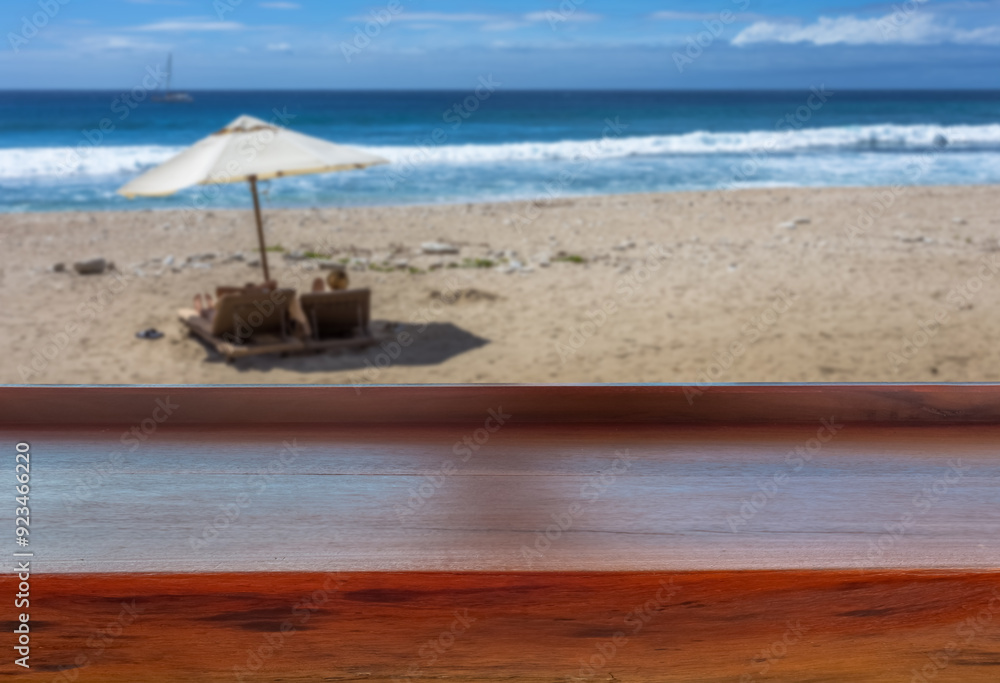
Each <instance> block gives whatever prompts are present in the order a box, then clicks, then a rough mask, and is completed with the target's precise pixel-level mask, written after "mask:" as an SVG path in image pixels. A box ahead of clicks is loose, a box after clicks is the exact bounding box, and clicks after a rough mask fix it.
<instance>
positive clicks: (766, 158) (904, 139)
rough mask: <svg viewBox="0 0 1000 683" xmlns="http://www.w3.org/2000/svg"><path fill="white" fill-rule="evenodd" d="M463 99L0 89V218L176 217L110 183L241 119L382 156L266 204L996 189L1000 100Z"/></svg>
mask: <svg viewBox="0 0 1000 683" xmlns="http://www.w3.org/2000/svg"><path fill="white" fill-rule="evenodd" d="M478 92H479V95H478V96H477V95H476V91H474V90H470V91H468V92H459V91H455V92H293V91H274V92H193V93H192V95H193V97H194V101H193V102H191V103H186V104H165V103H157V102H152V101H150V100H149V99H148V98H147V99H142V101H138V97H135V98H132V97H130V96H129V95H128V93H121V92H9V91H7V92H0V211H48V210H93V209H134V208H171V207H176V206H186V205H190V204H191V201H192V197H193V195H194V193H196V192H198V190H190V191H185V192H181V193H179V194H177V195H175V196H173V197H169V198H161V199H139V200H134V201H129V200H126V199H124V198H123V197H120V196H118V195H117V194H115V189H116V188H117V187H119V186H121V185H122V184H124V183H125V182H126V181H128V180H129V179H130V178H132V177H134V176H135V175H137V174H138V173H140V172H142V171H143V170H144V169H147V168H149V167H151V166H153V165H155V164H157V163H160V162H162V161H165V160H166V159H168V158H170V157H171V156H172V155H173V154H176V153H177V152H178V151H179V150H181V149H182V148H183V147H184V146H186V145H189V144H191V143H193V142H195V141H196V140H198V139H199V138H201V137H203V136H205V135H207V134H209V133H211V132H212V131H214V130H217V129H219V128H221V127H222V126H224V125H225V124H226V123H228V122H229V121H230V120H232V119H234V118H235V117H236V116H238V115H240V114H244V113H245V114H251V115H254V116H257V117H260V118H263V119H267V120H272V119H279V117H280V118H284V119H285V120H287V125H289V126H290V127H292V128H295V129H297V130H300V131H302V132H304V133H307V134H310V135H316V136H320V137H323V138H327V139H329V140H332V141H335V142H339V143H343V144H351V145H358V146H362V147H366V148H369V149H371V150H372V151H375V152H377V153H380V154H382V155H383V156H386V157H387V158H389V159H390V160H392V162H393V163H392V164H391V165H388V166H380V167H375V168H371V169H367V170H364V171H354V172H347V173H334V174H327V175H320V176H302V177H294V178H284V179H280V180H276V181H273V182H271V183H267V184H265V185H266V196H265V203H266V204H268V205H270V206H316V205H319V206H338V205H378V204H414V203H421V204H423V203H437V202H467V201H480V200H503V199H520V198H536V197H550V196H556V195H586V194H611V193H624V192H648V191H671V190H691V189H713V188H724V187H766V186H844V185H890V184H895V183H900V184H928V185H930V184H981V183H997V182H1000V92H994V91H977V92H942V91H927V92H846V91H831V90H829V89H826V90H824V91H822V92H810V91H808V90H803V91H801V92H799V91H782V92H759V91H755V92H597V91H586V92H582V91H581V92H534V91H532V92H526V91H519V92H511V91H505V90H504V89H503V87H502V84H500V85H491V86H490V87H481V88H479V91H478ZM140 94H141V93H140ZM102 128H103V130H102ZM246 203H247V198H246V189H245V188H243V187H240V186H232V187H225V188H223V190H222V191H221V192H220V193H218V195H217V196H216V197H215V198H214V199H213V200H212V201H211V204H213V205H216V206H220V207H222V206H239V207H245V206H246Z"/></svg>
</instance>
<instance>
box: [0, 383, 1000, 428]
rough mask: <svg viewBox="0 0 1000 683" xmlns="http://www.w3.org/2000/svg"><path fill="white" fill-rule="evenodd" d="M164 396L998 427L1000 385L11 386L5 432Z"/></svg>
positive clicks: (314, 418) (215, 412)
mask: <svg viewBox="0 0 1000 683" xmlns="http://www.w3.org/2000/svg"><path fill="white" fill-rule="evenodd" d="M157 401H167V402H168V403H169V404H171V405H176V406H177V408H176V409H174V410H173V411H172V412H171V414H170V419H169V420H168V423H169V425H198V424H213V425H220V424H245V425H253V424H264V423H267V424H281V423H321V424H322V423H330V424H337V423H340V424H358V423H362V424H364V423H427V422H468V421H475V420H482V419H483V414H484V413H485V411H487V410H489V409H491V408H493V409H498V408H502V409H503V410H504V411H505V412H507V413H514V414H516V415H517V416H518V421H519V422H646V423H692V422H716V423H721V422H729V423H733V422H750V423H753V422H770V423H775V422H790V423H794V422H811V421H815V420H817V419H820V418H823V417H829V416H831V415H836V416H837V418H838V419H839V420H841V421H845V422H887V423H913V424H956V423H977V424H990V423H1000V384H726V385H687V386H685V385H662V384H638V385H616V384H605V385H486V384H482V385H477V384H465V385H391V386H385V385H379V386H359V387H356V386H339V385H338V386H277V385H264V386H260V385H237V386H166V385H164V386H4V387H0V427H14V426H17V425H29V424H44V425H47V426H49V427H59V426H85V425H106V424H130V423H135V422H138V421H140V420H142V419H144V418H146V417H148V416H149V414H150V411H151V410H152V409H154V408H155V406H156V402H157Z"/></svg>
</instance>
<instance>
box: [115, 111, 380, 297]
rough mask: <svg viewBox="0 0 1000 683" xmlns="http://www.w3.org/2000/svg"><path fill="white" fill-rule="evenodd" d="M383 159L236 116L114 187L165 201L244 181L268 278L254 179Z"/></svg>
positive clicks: (351, 167) (363, 164)
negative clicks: (185, 191)
mask: <svg viewBox="0 0 1000 683" xmlns="http://www.w3.org/2000/svg"><path fill="white" fill-rule="evenodd" d="M387 163H389V160H388V159H384V158H383V157H380V156H378V155H377V154H372V153H370V152H366V151H364V150H361V149H357V148H355V147H347V146H345V145H337V144H334V143H332V142H327V141H326V140H321V139H319V138H314V137H311V136H308V135H303V134H301V133H296V132H295V131H291V130H288V129H287V128H282V127H281V126H276V125H274V124H271V123H267V122H266V121H262V120H260V119H258V118H254V117H253V116H245V115H244V116H240V117H238V118H237V119H235V120H234V121H233V122H232V123H230V124H229V125H228V126H226V127H225V128H223V129H222V130H220V131H217V132H215V133H213V134H212V135H209V136H208V137H207V138H203V139H201V140H199V141H198V142H196V143H194V144H193V145H191V146H190V147H188V148H187V149H185V150H184V151H183V152H181V153H180V154H178V155H177V156H175V157H173V158H171V159H168V160H167V161H165V162H163V163H162V164H160V165H159V166H157V167H155V168H152V169H150V170H148V171H146V172H145V173H143V174H142V175H140V176H139V177H138V178H134V179H133V180H131V181H130V182H128V183H126V184H125V185H124V186H122V187H121V188H119V190H118V193H119V194H121V195H124V196H126V197H128V198H129V199H132V198H134V197H138V196H143V197H165V196H167V195H171V194H173V193H175V192H177V191H178V190H183V189H184V188H186V187H191V186H192V185H214V184H220V183H237V182H244V181H246V182H249V183H250V189H251V192H252V194H253V202H254V211H255V214H256V218H257V236H258V239H259V241H260V252H261V254H260V256H261V265H262V266H263V269H264V279H265V280H269V279H270V274H269V272H268V268H267V249H266V246H265V244H264V229H263V225H262V222H261V217H260V200H259V199H258V196H257V181H258V180H270V179H272V178H280V177H282V176H288V175H305V174H308V173H329V172H332V171H349V170H354V169H360V168H367V167H368V166H374V165H377V164H387Z"/></svg>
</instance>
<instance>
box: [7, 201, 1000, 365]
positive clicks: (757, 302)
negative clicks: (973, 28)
mask: <svg viewBox="0 0 1000 683" xmlns="http://www.w3.org/2000/svg"><path fill="white" fill-rule="evenodd" d="M265 215H266V232H267V237H268V242H269V244H270V245H273V247H274V248H275V251H274V252H272V253H271V254H270V255H269V256H270V261H271V266H272V274H273V275H274V276H275V277H276V278H277V279H278V281H279V282H280V283H281V284H283V285H288V286H294V287H296V288H297V289H299V290H302V289H306V288H308V285H309V283H310V282H311V281H312V279H313V278H314V277H317V276H321V275H323V274H324V272H323V271H322V270H320V263H319V260H320V259H318V258H314V257H322V259H324V260H332V261H345V260H346V261H347V267H348V269H349V270H348V272H349V275H350V278H351V283H352V286H358V287H370V288H371V289H372V292H373V304H372V306H373V310H372V314H373V318H374V319H375V321H376V324H375V325H374V328H375V331H376V332H377V333H378V334H379V335H380V336H381V337H382V338H383V339H384V340H385V341H384V342H383V343H382V345H381V346H378V347H373V348H371V349H369V350H367V351H365V352H354V353H331V354H323V355H308V356H293V357H287V358H280V357H259V358H252V359H245V360H240V361H237V362H235V363H226V362H225V361H224V360H223V359H222V358H221V357H218V356H217V355H215V354H214V352H211V351H209V350H208V349H207V348H206V347H205V346H204V345H202V344H201V343H199V342H198V341H195V340H194V339H192V338H190V337H189V336H188V335H187V333H186V330H185V329H184V328H183V327H182V326H181V324H180V323H179V322H178V320H177V309H179V308H181V307H185V306H190V305H191V299H192V296H193V295H194V294H195V293H197V292H202V291H213V290H214V288H215V286H216V285H222V284H243V283H245V282H248V281H254V280H259V279H260V269H259V267H255V266H253V265H251V264H252V263H253V259H255V258H256V257H257V254H256V253H255V243H256V240H255V234H254V228H253V222H252V221H253V218H252V214H251V212H250V211H249V210H247V211H228V210H227V211H222V210H207V211H202V212H197V213H185V212H182V211H133V212H116V213H110V212H105V213H82V212H67V213H20V214H2V215H0V241H2V244H3V254H4V258H3V264H2V271H0V282H2V284H3V287H4V292H5V294H6V296H5V303H4V311H5V314H6V318H7V320H6V324H5V325H4V326H3V328H2V331H0V343H2V347H3V349H4V351H5V353H4V355H3V360H2V361H0V382H2V383H29V384H77V383H87V384H90V383H94V384H119V383H120V384H137V383H138V384H161V383H171V384H172V383H180V384H195V383H205V384H240V383H247V384H258V383H337V384H352V383H359V384H360V383H370V382H374V383H389V384H393V383H450V382H680V383H690V384H696V383H701V382H709V381H712V382H750V381H753V382H834V381H838V382H845V381H949V382H952V381H997V380H1000V349H998V346H997V344H996V343H995V340H996V339H998V338H1000V298H998V296H997V295H998V293H1000V277H998V276H997V275H998V271H1000V242H998V237H1000V197H998V195H997V192H996V190H995V188H993V187H988V186H979V187H909V188H896V189H895V190H894V189H892V188H828V189H760V190H745V191H724V192H689V193H670V194H650V195H612V196H598V197H583V198H573V199H553V200H544V201H538V202H534V203H531V202H514V203H492V204H470V205H465V204H463V205H447V206H410V207H379V208H358V209H337V208H323V209H301V210H272V209H267V207H265ZM427 242H439V243H444V244H448V245H452V246H455V247H457V248H458V253H457V254H426V253H423V249H422V245H423V244H424V243H427ZM279 249H280V250H281V251H279ZM91 257H104V258H106V259H109V260H111V261H113V262H114V264H115V269H114V270H112V271H110V272H108V273H105V274H100V275H78V274H76V273H74V272H72V271H73V268H72V264H73V263H74V262H75V261H80V260H83V259H87V258H91ZM60 263H61V264H64V266H65V271H66V272H56V270H55V266H56V264H60ZM149 327H155V328H157V329H159V330H161V331H163V332H164V333H165V336H164V338H162V339H159V340H156V341H147V340H141V339H136V338H135V333H136V332H137V331H139V330H143V329H145V328H149ZM401 342H402V343H401Z"/></svg>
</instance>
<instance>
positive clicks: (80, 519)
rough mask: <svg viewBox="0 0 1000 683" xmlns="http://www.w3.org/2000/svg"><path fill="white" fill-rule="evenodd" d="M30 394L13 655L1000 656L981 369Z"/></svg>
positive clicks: (615, 669)
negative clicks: (975, 373)
mask: <svg viewBox="0 0 1000 683" xmlns="http://www.w3.org/2000/svg"><path fill="white" fill-rule="evenodd" d="M21 391H22V388H0V406H3V407H4V408H5V410H6V408H7V407H11V408H12V409H11V411H9V412H4V413H2V414H0V440H2V441H3V443H5V444H8V447H11V446H12V445H13V444H14V443H16V442H18V441H22V440H23V441H28V442H29V443H30V444H31V452H32V461H31V462H32V470H31V474H32V480H31V481H32V484H31V485H32V489H31V506H32V513H33V515H32V526H31V550H32V551H33V552H34V553H35V556H34V558H33V560H32V570H33V574H32V578H31V582H32V585H31V592H32V595H31V598H32V604H31V615H32V617H31V619H32V621H31V623H32V628H33V631H32V633H33V636H32V637H33V640H32V644H33V650H32V663H33V668H32V671H31V672H28V673H25V672H23V670H20V669H15V668H14V667H13V666H12V665H11V663H10V662H9V661H4V662H2V663H0V676H7V677H9V678H8V679H9V680H17V679H19V678H22V677H31V678H39V679H43V680H53V681H55V680H58V681H74V680H75V681H81V682H84V681H99V682H102V683H117V682H119V681H121V682H122V683H125V682H128V683H133V682H136V681H155V682H158V681H172V680H180V679H185V680H198V681H223V680H230V681H231V680H244V681H269V682H270V681H273V682H277V681H313V680H384V681H390V680H401V681H408V680H415V681H416V680H430V679H441V678H450V679H452V680H459V681H498V680H506V681H554V680H580V681H607V682H608V683H614V681H622V682H623V683H624V682H626V681H713V682H714V681H734V682H738V683H750V682H751V681H788V682H796V683H799V682H804V681H813V682H816V683H819V682H820V681H829V682H831V683H833V682H836V683H841V682H842V681H901V682H902V683H913V682H914V681H920V683H927V682H928V681H931V680H933V681H972V682H974V683H977V682H979V681H983V682H986V681H991V682H995V681H997V680H1000V543H998V542H997V539H998V538H1000V486H998V485H997V482H998V481H1000V446H998V444H1000V420H998V419H997V414H998V413H1000V407H998V398H1000V393H998V390H997V387H995V386H992V385H969V386H962V387H948V386H942V385H926V386H916V387H914V386H902V387H892V386H881V387H859V386H833V387H822V386H803V387H785V386H782V387H769V386H748V387H711V388H707V389H706V390H705V393H704V395H702V396H700V397H697V398H696V400H695V401H694V403H693V404H688V402H687V400H686V398H685V397H684V393H683V391H682V390H681V389H680V388H678V387H606V388H601V387H554V388H553V387H399V388H396V389H394V388H390V387H383V388H378V389H376V390H369V389H365V390H363V391H362V394H361V396H362V397H367V398H362V399H359V398H358V394H357V393H356V392H355V391H354V390H353V388H350V387H346V388H345V387H338V388H291V387H278V388H249V389H247V388H241V389H239V390H236V389H233V388H226V387H223V388H188V389H185V390H180V389H177V388H173V387H171V388H163V387H155V388H154V387H147V388H138V389H121V388H100V389H92V388H69V389H67V388H43V389H34V388H32V389H30V390H28V389H24V392H25V393H23V394H22V393H20V392H21ZM370 391H374V398H372V394H370V393H368V392H370ZM19 397H22V398H23V400H19ZM158 401H159V402H160V403H157V402H158ZM164 405H166V406H175V407H173V408H165V407H164ZM32 410H37V411H38V412H35V413H32V412H31V411H32ZM157 410H159V412H157ZM167 413H169V414H167ZM844 415H846V416H848V418H850V419H848V418H845V417H843V416H844ZM182 416H183V417H182ZM161 417H162V418H163V419H162V420H161V419H160V418H161ZM768 417H769V418H770V419H765V418H768ZM28 418H31V419H28ZM556 418H558V419H556ZM8 450H10V448H8ZM12 512H13V505H11V506H10V507H8V508H6V509H5V510H4V512H3V513H2V514H3V515H4V516H5V518H8V520H9V521H10V522H11V526H13V522H12V520H10V519H9V518H10V516H11V513H12ZM12 566H13V565H12V564H8V565H6V566H5V568H4V570H3V573H2V574H0V585H2V590H4V591H7V593H6V594H7V595H13V593H14V592H15V586H16V582H15V578H14V576H13V575H12V574H11V573H10V571H11V568H12ZM133 601H134V603H133ZM7 614H9V613H5V615H7ZM5 618H9V617H7V616H5ZM970 620H971V621H970ZM283 626H284V627H286V628H285V631H284V632H282V628H283ZM11 659H12V658H11ZM927 667H930V668H927ZM921 677H922V678H921Z"/></svg>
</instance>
